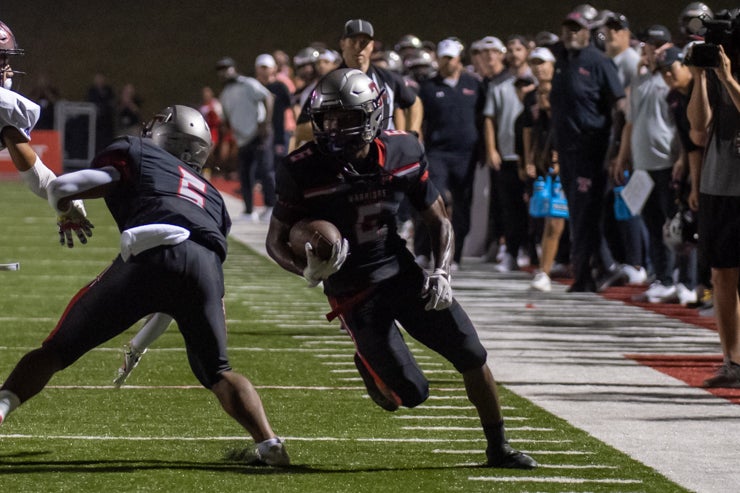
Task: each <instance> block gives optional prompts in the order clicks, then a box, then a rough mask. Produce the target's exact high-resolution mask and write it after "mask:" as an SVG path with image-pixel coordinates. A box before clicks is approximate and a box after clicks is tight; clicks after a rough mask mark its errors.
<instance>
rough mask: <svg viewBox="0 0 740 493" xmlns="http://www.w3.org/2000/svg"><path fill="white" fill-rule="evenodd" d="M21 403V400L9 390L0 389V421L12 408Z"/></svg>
mask: <svg viewBox="0 0 740 493" xmlns="http://www.w3.org/2000/svg"><path fill="white" fill-rule="evenodd" d="M20 405H21V400H20V399H19V398H18V396H17V395H15V394H14V393H13V392H11V391H9V390H0V423H2V422H3V421H4V420H5V417H6V416H7V415H8V414H10V412H11V411H13V409H15V408H16V407H18V406H20Z"/></svg>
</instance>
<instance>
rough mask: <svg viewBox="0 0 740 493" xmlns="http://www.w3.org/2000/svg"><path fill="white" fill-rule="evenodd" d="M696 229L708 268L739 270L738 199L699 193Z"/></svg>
mask: <svg viewBox="0 0 740 493" xmlns="http://www.w3.org/2000/svg"><path fill="white" fill-rule="evenodd" d="M698 228H699V248H701V249H702V251H703V252H705V255H706V257H707V259H708V260H709V265H710V267H713V268H715V269H727V268H735V267H740V197H725V196H719V195H707V194H703V193H702V194H700V195H699V224H698Z"/></svg>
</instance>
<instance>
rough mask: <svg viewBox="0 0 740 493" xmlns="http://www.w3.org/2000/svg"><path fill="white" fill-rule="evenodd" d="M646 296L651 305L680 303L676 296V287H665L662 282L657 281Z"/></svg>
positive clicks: (646, 292)
mask: <svg viewBox="0 0 740 493" xmlns="http://www.w3.org/2000/svg"><path fill="white" fill-rule="evenodd" d="M645 296H646V297H647V300H648V302H649V303H674V302H676V301H678V296H677V295H676V286H675V285H673V284H671V285H670V286H664V285H663V284H662V283H661V282H660V281H655V282H654V283H652V284H651V285H650V287H649V288H648V290H647V291H645Z"/></svg>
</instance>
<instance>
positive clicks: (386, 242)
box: [273, 130, 439, 296]
mask: <svg viewBox="0 0 740 493" xmlns="http://www.w3.org/2000/svg"><path fill="white" fill-rule="evenodd" d="M276 186H277V192H278V197H279V200H278V203H277V205H276V206H275V210H274V211H273V214H274V215H275V217H276V218H277V219H280V220H281V221H284V222H286V223H289V224H292V223H294V222H295V221H297V220H299V219H301V218H305V217H310V218H318V219H325V220H327V221H330V222H331V223H333V224H334V225H336V227H337V228H338V229H339V231H340V232H341V233H342V236H343V237H344V238H346V239H347V240H348V241H349V246H350V248H349V251H350V254H349V256H348V257H347V260H346V262H345V263H344V265H343V266H342V268H341V269H340V270H339V271H338V272H337V273H335V274H334V275H332V276H331V277H329V279H327V280H326V281H325V282H324V290H325V292H326V294H328V295H331V296H339V295H343V294H349V293H352V292H355V291H358V290H361V289H363V288H365V287H367V286H368V285H370V284H374V283H377V282H379V281H382V280H384V279H388V278H390V277H392V276H393V275H395V274H397V273H399V272H401V271H402V270H404V269H406V268H408V267H409V266H411V265H412V264H413V256H412V255H411V253H410V252H409V251H408V250H407V249H406V242H405V240H403V239H402V238H401V237H400V236H399V235H398V231H397V227H396V226H397V225H396V215H397V212H398V208H399V206H400V204H401V201H402V199H403V197H404V196H406V197H408V198H409V201H410V203H411V204H412V205H413V206H414V207H415V208H416V209H418V210H425V209H426V208H428V207H429V206H430V205H431V204H433V203H434V201H435V200H436V199H437V197H438V196H439V193H438V191H437V189H436V188H435V187H434V185H432V183H431V181H430V180H429V172H428V170H427V162H426V157H425V156H424V151H423V149H422V146H421V145H420V144H419V142H418V140H417V139H416V137H414V136H413V135H411V134H408V133H406V132H402V131H398V130H386V131H383V132H382V133H381V135H380V136H379V137H378V138H376V139H375V140H374V141H373V142H372V143H371V148H370V154H369V156H368V159H367V161H366V164H365V165H363V167H362V168H361V169H355V168H353V167H352V166H351V165H350V164H349V163H346V162H344V161H342V160H340V159H337V158H335V157H333V156H329V155H326V154H322V153H321V152H320V151H319V149H318V147H317V146H316V144H315V143H313V142H309V143H308V144H306V145H304V146H303V147H301V148H299V149H297V150H295V151H294V152H293V153H291V154H290V155H288V156H287V157H286V158H285V159H284V160H283V161H282V162H281V164H280V165H279V166H278V169H277V174H276Z"/></svg>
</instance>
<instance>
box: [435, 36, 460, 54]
mask: <svg viewBox="0 0 740 493" xmlns="http://www.w3.org/2000/svg"><path fill="white" fill-rule="evenodd" d="M462 50H463V45H462V43H460V42H459V41H458V40H456V39H451V38H447V39H443V40H442V41H440V42H439V44H437V56H438V57H443V56H449V57H453V58H454V57H457V56H460V53H462Z"/></svg>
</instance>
